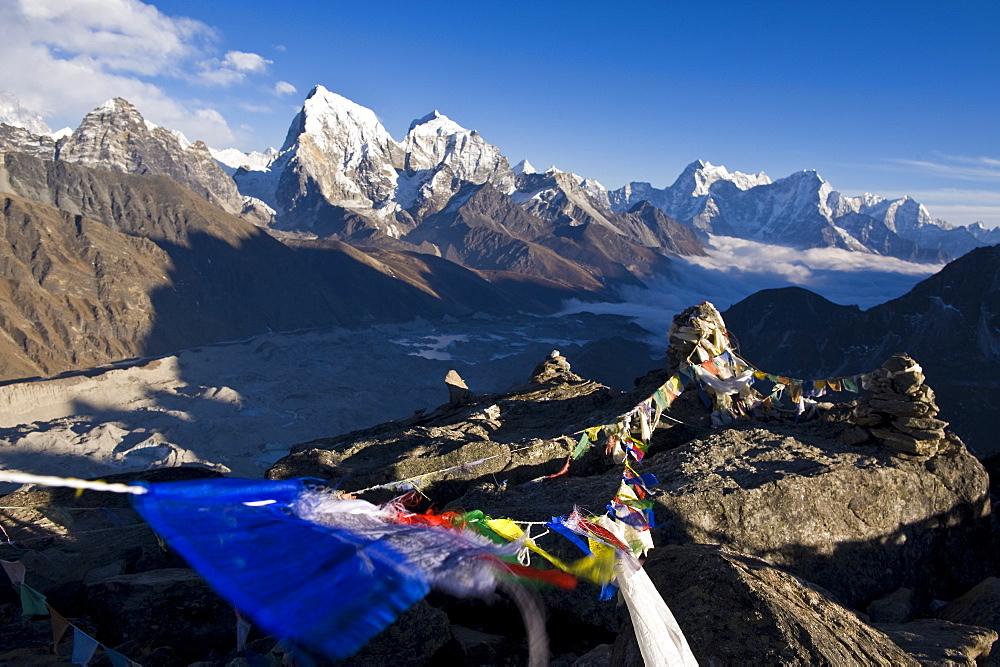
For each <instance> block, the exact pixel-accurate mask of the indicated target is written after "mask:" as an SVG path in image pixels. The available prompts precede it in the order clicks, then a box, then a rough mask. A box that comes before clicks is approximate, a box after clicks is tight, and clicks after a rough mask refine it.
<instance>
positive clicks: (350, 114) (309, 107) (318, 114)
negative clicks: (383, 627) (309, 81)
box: [302, 86, 385, 132]
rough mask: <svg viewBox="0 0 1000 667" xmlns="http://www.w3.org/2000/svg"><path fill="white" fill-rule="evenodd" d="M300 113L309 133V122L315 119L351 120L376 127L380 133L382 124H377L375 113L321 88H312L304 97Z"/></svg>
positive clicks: (382, 129)
mask: <svg viewBox="0 0 1000 667" xmlns="http://www.w3.org/2000/svg"><path fill="white" fill-rule="evenodd" d="M302 113H304V114H305V116H306V126H307V127H306V131H309V120H310V119H313V118H314V119H317V120H320V121H321V122H323V121H325V120H327V119H337V120H345V117H346V118H351V119H352V120H354V121H355V122H356V123H360V124H363V125H368V126H371V127H377V128H379V129H380V130H381V131H382V132H385V130H384V128H382V123H380V122H379V120H378V117H377V116H376V115H375V112H374V111H372V110H371V109H369V108H368V107H363V106H361V105H360V104H358V103H357V102H353V101H351V100H349V99H347V98H346V97H344V96H343V95H338V94H337V93H334V92H331V91H329V90H327V89H326V88H324V87H323V86H314V87H313V89H312V90H310V91H309V95H308V96H306V99H305V102H303V104H302Z"/></svg>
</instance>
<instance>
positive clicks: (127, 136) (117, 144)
mask: <svg viewBox="0 0 1000 667" xmlns="http://www.w3.org/2000/svg"><path fill="white" fill-rule="evenodd" d="M0 150H3V151H16V152H23V153H28V154H30V155H34V156H36V157H41V158H45V159H49V160H58V161H61V162H69V163H72V164H80V165H85V166H89V167H94V168H97V169H104V170H107V171H113V172H118V173H122V174H137V175H146V174H148V175H156V176H166V177H168V178H170V179H171V180H173V181H175V182H177V183H178V184H180V185H182V186H183V187H185V188H187V189H188V190H191V191H192V192H194V193H196V194H197V195H199V196H200V197H202V198H204V199H205V200H207V201H209V202H211V203H212V204H214V205H215V206H218V207H219V208H221V209H222V210H224V211H226V212H227V213H231V214H234V215H240V214H244V213H245V214H246V215H247V217H248V219H252V220H254V221H257V222H262V221H264V220H265V219H266V213H264V212H263V211H257V210H255V209H254V207H253V206H252V205H251V206H250V207H249V208H248V207H247V205H246V203H245V202H244V198H243V196H242V195H240V193H239V191H238V190H237V189H236V186H235V184H234V183H233V181H232V179H231V178H229V176H228V175H227V174H226V173H225V172H224V171H223V170H222V168H221V167H220V166H219V164H218V162H216V161H215V159H214V158H213V157H212V155H211V153H210V152H209V150H208V147H207V146H206V145H205V144H204V143H202V142H200V141H196V142H194V143H189V142H186V141H185V142H184V143H183V144H182V142H181V140H180V139H179V138H178V135H176V134H174V133H172V132H170V131H169V130H167V129H165V128H162V127H158V126H156V125H154V124H152V123H150V122H149V121H147V120H145V119H144V118H143V117H142V116H141V115H140V114H139V111H138V110H137V109H136V108H135V107H134V106H132V105H131V104H129V103H128V102H127V101H125V100H123V99H121V98H115V99H112V100H108V101H107V102H105V103H104V104H102V105H101V106H99V107H97V108H96V109H94V110H93V111H91V112H90V113H89V114H87V115H86V116H85V117H84V119H83V121H82V122H81V123H80V126H79V127H77V128H76V130H74V131H73V132H71V133H66V134H64V135H62V136H60V137H59V138H58V141H57V140H56V139H55V138H54V137H53V136H51V135H49V134H38V133H35V132H33V131H31V130H30V129H26V128H20V127H15V126H13V125H10V124H0Z"/></svg>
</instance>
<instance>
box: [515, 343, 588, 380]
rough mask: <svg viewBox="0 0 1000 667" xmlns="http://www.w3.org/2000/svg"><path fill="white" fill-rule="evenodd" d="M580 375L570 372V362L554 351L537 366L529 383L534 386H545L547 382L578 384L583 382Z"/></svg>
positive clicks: (557, 351)
mask: <svg viewBox="0 0 1000 667" xmlns="http://www.w3.org/2000/svg"><path fill="white" fill-rule="evenodd" d="M582 379H583V378H581V377H580V376H579V375H577V374H576V373H574V372H573V371H572V370H570V367H569V361H567V360H566V357H564V356H562V354H560V353H559V350H552V351H551V352H549V356H548V357H547V358H546V359H545V360H544V361H542V362H541V363H539V364H538V365H537V366H535V370H533V371H531V378H530V379H529V380H528V382H530V383H532V384H545V383H546V382H552V381H557V382H576V381H579V380H582Z"/></svg>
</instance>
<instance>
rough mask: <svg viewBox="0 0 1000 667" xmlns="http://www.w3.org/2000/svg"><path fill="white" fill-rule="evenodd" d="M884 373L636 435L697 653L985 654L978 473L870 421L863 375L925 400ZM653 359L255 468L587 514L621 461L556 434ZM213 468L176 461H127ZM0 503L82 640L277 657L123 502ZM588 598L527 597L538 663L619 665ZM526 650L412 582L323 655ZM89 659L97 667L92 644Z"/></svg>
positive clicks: (724, 658)
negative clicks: (856, 392)
mask: <svg viewBox="0 0 1000 667" xmlns="http://www.w3.org/2000/svg"><path fill="white" fill-rule="evenodd" d="M895 363H897V364H898V363H899V362H898V360H897V361H896V362H895ZM892 368H893V367H892V366H891V365H887V369H883V371H884V372H883V373H882V374H881V375H879V376H878V377H879V378H880V383H879V384H878V387H877V389H878V391H881V392H882V395H881V397H879V396H876V397H875V398H874V399H873V398H872V397H870V396H869V397H863V398H862V400H861V405H860V407H861V410H860V414H861V415H862V417H860V418H859V410H858V409H857V408H858V403H857V402H854V403H842V404H839V405H833V404H822V403H821V404H819V405H817V406H816V407H815V409H813V410H811V414H810V415H809V416H810V418H809V419H804V418H798V417H795V416H794V415H792V414H787V413H783V412H781V411H780V410H771V411H769V412H767V413H760V412H758V414H756V415H755V416H754V417H753V418H752V419H748V420H742V421H737V422H734V423H732V424H730V425H729V426H726V427H715V428H713V427H712V426H711V421H710V415H709V412H708V410H706V409H705V408H704V407H703V406H702V404H701V402H700V400H699V398H698V396H697V393H696V392H695V391H693V390H690V391H687V392H685V393H684V394H682V395H681V396H680V398H679V399H678V400H677V401H676V402H675V403H674V404H673V406H672V408H671V410H670V411H669V412H668V413H667V414H668V415H669V416H670V417H671V418H672V419H670V420H664V421H663V422H662V423H661V424H660V426H659V428H657V429H656V430H655V431H654V432H653V434H652V437H651V439H650V447H649V452H648V454H647V456H646V457H645V459H644V460H643V461H642V463H641V464H638V466H636V467H637V470H638V472H640V473H653V474H655V475H656V476H657V478H658V480H659V482H658V484H656V485H654V486H653V487H652V489H653V490H654V491H655V492H656V495H655V496H654V497H653V501H654V503H655V504H654V508H653V510H654V516H655V527H654V529H653V540H654V543H655V545H656V546H655V548H654V549H653V550H652V551H651V552H650V553H649V556H648V558H646V560H645V569H646V570H647V572H648V573H649V575H650V577H651V578H652V580H653V582H654V583H655V585H656V587H657V589H658V591H659V592H660V594H661V595H662V596H663V598H664V600H665V601H666V603H667V605H668V606H669V607H670V609H671V610H672V612H673V614H674V616H675V617H676V619H677V622H678V623H679V625H680V626H681V628H682V629H683V631H684V633H685V635H686V637H687V640H688V642H689V643H690V646H691V649H692V651H693V652H694V654H695V656H696V657H697V658H698V660H699V662H700V663H701V664H836V665H845V664H925V665H930V664H934V665H940V664H949V665H951V664H956V665H963V664H970V665H971V664H991V661H993V660H996V659H997V657H1000V646H996V647H995V648H994V644H996V643H997V641H998V632H1000V578H998V575H1000V567H998V557H997V553H998V552H997V548H996V547H997V544H998V534H1000V531H998V530H997V524H996V522H995V519H994V515H993V513H992V511H991V496H990V485H989V479H988V475H987V472H986V470H985V469H984V468H983V466H982V464H981V463H980V462H979V461H978V460H977V459H976V458H975V457H973V456H972V455H971V454H969V452H968V451H967V449H966V447H965V446H964V444H963V443H962V442H961V440H959V439H958V438H957V437H956V436H954V435H953V434H951V433H950V432H948V431H947V430H941V429H940V428H939V426H940V424H939V420H933V422H928V423H926V424H922V426H925V427H927V428H925V429H924V430H923V431H921V433H922V435H921V436H920V439H919V440H920V442H922V443H925V444H924V445H921V447H920V448H919V451H903V449H905V448H902V447H900V446H898V440H899V437H898V436H897V435H893V436H892V437H890V438H888V439H887V438H886V435H885V422H886V420H889V419H890V418H893V417H892V416H891V415H887V414H882V416H881V418H880V419H875V418H873V417H872V415H873V412H874V411H875V410H876V409H878V408H880V407H882V408H884V407H886V406H885V403H884V401H885V396H886V392H888V391H889V390H890V389H892V390H893V391H897V392H898V393H899V396H904V397H905V396H911V397H915V398H914V399H913V400H915V401H917V402H919V401H925V400H927V399H928V396H930V397H931V398H930V400H932V397H933V393H932V392H929V391H925V390H922V389H920V388H919V387H921V386H923V387H925V385H922V384H921V382H916V383H914V377H915V376H913V374H912V372H910V374H909V375H908V376H907V381H908V382H909V383H910V386H909V389H910V391H911V393H910V394H907V393H906V391H905V390H904V389H905V388H903V387H896V386H895V385H891V381H892V379H893V375H892V374H893V373H894V371H893V370H892ZM897 370H899V369H897ZM902 370H904V371H906V370H907V369H906V368H903V369H902ZM909 370H912V368H910V369H909ZM670 373H671V369H663V370H660V371H654V372H652V373H650V374H649V375H648V376H647V377H645V378H642V379H640V380H639V381H638V385H637V388H636V390H635V391H634V392H632V393H630V394H620V393H615V392H611V391H610V390H608V389H607V388H606V387H604V386H602V385H600V384H598V383H595V382H592V381H588V380H586V379H583V378H580V377H578V376H576V375H575V374H574V373H573V372H572V371H571V370H570V369H569V365H568V363H566V362H565V360H563V359H561V357H558V355H557V356H555V357H553V358H552V359H549V360H547V362H546V363H543V364H540V365H539V367H538V368H536V370H535V372H534V373H533V374H532V378H531V381H530V382H528V383H526V384H524V385H522V386H519V387H515V388H513V389H512V390H510V391H509V392H507V393H503V394H497V395H488V396H476V395H475V394H473V393H471V392H469V391H468V390H467V389H465V388H464V387H462V386H461V384H460V380H458V381H456V380H455V378H454V377H451V378H450V379H449V387H448V388H449V391H450V393H449V397H450V399H451V400H450V402H449V403H446V404H444V405H442V406H440V407H439V408H437V409H435V410H433V411H431V412H429V413H418V414H415V415H413V416H412V417H410V418H408V419H405V420H400V421H394V422H389V423H386V424H382V425H380V426H377V427H374V428H371V429H366V430H362V431H356V432H353V433H348V434H345V435H341V436H338V437H334V438H326V439H321V440H316V441H312V442H308V443H304V444H302V445H299V446H297V447H295V448H293V449H292V451H291V452H290V453H289V455H288V456H286V457H285V458H283V459H281V460H279V461H278V462H277V463H276V464H275V465H274V466H273V467H272V468H271V469H270V470H269V471H268V477H270V478H274V479H282V478H289V477H298V476H309V477H318V478H322V479H326V480H330V481H331V482H332V483H334V484H336V485H337V486H338V487H339V488H340V489H342V490H344V491H347V492H354V493H356V494H357V495H358V496H359V497H362V498H365V499H367V500H371V501H373V502H382V501H386V500H389V499H390V498H392V497H394V496H397V495H399V493H400V492H402V491H403V490H405V489H407V488H415V489H417V490H419V492H420V494H421V495H422V496H423V498H424V500H423V501H422V502H421V504H420V505H419V506H418V507H419V508H420V509H425V508H428V507H433V508H435V509H438V510H440V509H443V508H462V509H465V510H473V509H479V510H482V511H484V512H485V513H487V514H489V515H491V516H494V517H511V518H514V519H516V520H518V521H544V520H547V519H549V518H550V517H552V516H559V515H565V514H567V513H569V512H570V511H571V510H572V509H573V507H574V505H576V506H579V507H581V508H584V509H587V510H590V511H592V512H595V513H601V512H602V511H603V508H604V507H605V505H606V504H607V503H608V502H609V500H610V499H611V498H612V497H613V496H614V494H615V491H616V489H617V488H618V486H619V483H620V481H621V466H620V465H619V464H616V463H614V462H613V461H612V460H611V459H610V458H609V457H608V456H606V455H605V454H604V448H603V447H595V448H593V449H591V450H589V451H588V452H587V453H586V454H585V455H583V456H582V457H580V458H578V459H571V458H570V453H571V452H572V450H573V448H574V446H575V445H576V437H578V436H572V437H567V436H571V434H574V433H577V432H579V431H580V430H582V429H584V428H586V427H590V426H593V425H597V424H605V423H608V422H609V421H612V420H614V418H615V416H616V415H620V414H622V413H623V412H625V411H627V410H629V409H630V407H631V406H633V405H635V404H636V403H637V402H638V401H641V400H643V399H644V398H645V397H647V396H649V394H650V392H651V391H652V388H655V387H657V386H659V385H661V384H662V383H663V382H664V381H665V380H666V379H667V378H668V377H670ZM900 377H902V376H900ZM919 379H920V380H922V378H919ZM890 385H891V386H890ZM442 396H443V392H442ZM880 400H881V401H883V403H881V404H880V403H879V401H880ZM900 400H902V399H900ZM892 407H893V409H895V410H897V411H899V410H903V409H904V408H905V406H904V407H900V406H899V405H895V404H894V405H893V406H892ZM917 409H918V410H925V408H917ZM925 411H929V409H926V410H925ZM943 416H944V417H947V415H943ZM894 419H897V420H898V419H899V418H898V417H894ZM930 419H933V417H931V418H930ZM941 423H943V422H941ZM907 424H910V423H909V422H907ZM866 425H867V426H866ZM910 425H911V426H912V424H910ZM930 427H934V428H930ZM880 429H881V430H880ZM893 438H895V440H893ZM893 442H896V443H897V446H893ZM928 442H933V447H932V446H930V445H926V443H928ZM567 461H569V466H568V469H566V465H567ZM212 474H216V473H211V472H207V471H204V470H198V469H193V468H179V469H169V470H162V471H158V472H156V473H145V474H143V475H139V476H138V478H142V479H146V480H157V481H162V480H165V479H179V478H190V477H192V476H204V475H212ZM128 478H129V479H135V478H137V476H134V475H133V476H129V477H128ZM400 481H403V482H404V483H402V484H395V482H400ZM0 505H2V506H3V508H4V509H2V510H0V525H2V526H3V527H4V530H5V532H6V536H5V537H4V539H5V540H8V541H7V542H6V543H5V544H3V545H2V546H0V558H2V559H3V560H6V561H20V562H21V563H23V564H24V565H25V567H26V571H27V578H26V582H27V583H28V584H29V585H30V586H31V587H32V588H34V589H36V590H38V591H40V592H42V593H43V594H45V595H46V596H47V598H48V602H49V604H50V605H51V606H52V608H53V609H56V610H58V611H59V612H60V613H61V614H62V615H63V616H65V617H66V618H68V619H69V620H70V621H71V622H72V623H73V624H74V625H75V626H76V627H78V628H80V629H81V630H83V631H84V632H86V633H87V634H89V635H90V636H92V637H95V638H97V640H98V641H99V642H101V643H102V644H103V645H104V646H107V647H108V648H113V649H114V650H115V651H117V652H118V653H120V654H122V655H125V656H128V658H130V659H132V660H134V661H137V662H139V663H142V664H144V665H187V664H192V663H197V662H200V663H202V664H206V665H228V664H247V663H245V662H241V661H243V660H245V659H246V656H251V658H250V663H251V664H256V663H255V662H254V661H255V660H258V659H259V660H264V657H263V656H266V655H267V656H270V657H271V658H274V659H277V657H279V656H280V655H281V653H282V651H283V648H282V647H280V646H279V647H275V641H274V640H273V639H270V638H268V637H264V636H260V635H259V634H258V633H257V632H256V631H251V634H250V636H249V641H248V644H247V646H248V651H247V652H244V655H243V656H239V655H238V654H237V651H236V633H235V628H236V617H235V615H234V612H233V610H232V608H231V607H230V606H229V605H228V604H227V603H226V602H224V601H223V600H221V599H220V598H218V597H217V596H216V595H215V594H214V593H213V592H212V591H211V590H210V589H209V588H208V587H207V585H206V584H205V583H204V582H203V581H202V580H201V579H200V578H199V577H198V576H197V575H196V574H195V573H194V572H193V571H192V570H190V569H188V568H187V567H186V565H185V563H184V562H182V561H181V560H180V559H179V558H178V557H177V556H176V555H175V554H173V553H172V552H171V551H170V550H169V549H167V548H165V547H164V546H163V545H162V544H161V543H160V542H159V541H158V539H157V538H156V536H155V535H154V534H153V533H152V532H151V531H150V530H149V529H148V527H146V525H145V524H143V523H142V522H141V520H140V519H139V518H138V516H137V515H136V514H135V513H134V512H133V511H132V510H131V509H130V508H129V507H128V504H127V500H125V499H124V498H121V497H118V496H111V495H110V494H98V493H92V492H85V493H83V494H82V495H79V496H76V495H74V493H73V492H72V491H66V490H51V489H41V490H30V489H27V490H21V491H18V492H16V493H14V494H11V495H8V496H6V497H4V498H2V499H0ZM541 532H542V531H540V530H535V531H534V532H533V533H532V535H533V536H535V537H536V538H537V540H538V543H539V544H540V545H542V546H543V547H544V548H546V549H549V550H550V551H552V552H554V553H557V554H558V553H563V552H565V555H566V556H571V555H572V552H571V550H570V547H569V546H568V543H563V541H562V538H559V537H557V536H555V535H550V536H544V537H543V536H541V535H540V533H541ZM281 566H282V564H281V563H275V564H274V573H273V574H274V576H276V577H280V576H281ZM598 594H599V591H598V589H597V588H596V587H593V586H591V585H589V584H586V583H584V582H581V583H580V585H579V586H578V587H577V588H576V589H575V590H573V591H570V592H566V591H562V590H542V591H541V592H540V595H541V596H542V597H543V598H544V600H545V602H546V606H547V609H548V613H549V618H548V631H549V635H550V649H551V653H552V662H553V664H560V665H597V664H617V665H625V664H629V665H631V664H642V659H641V656H640V655H639V653H638V649H637V645H636V641H635V638H634V635H633V633H632V628H631V623H630V620H629V616H628V614H627V613H625V611H624V610H623V608H622V606H620V605H617V604H616V603H615V602H614V601H607V602H602V601H600V600H598ZM0 619H2V621H3V623H2V625H0V664H12V665H13V664H18V665H20V664H69V662H70V655H69V654H70V652H71V646H72V641H71V640H70V639H69V638H66V639H63V640H62V643H61V644H60V646H59V651H58V655H54V654H53V652H52V631H51V627H52V626H51V624H50V620H49V619H48V618H45V617H26V618H22V616H21V603H20V600H19V599H18V597H17V595H16V594H15V592H14V590H13V589H12V588H11V587H6V586H5V587H0ZM991 649H993V653H994V654H996V657H991V655H990V654H991ZM253 656H257V657H253ZM526 656H527V653H526V648H525V637H524V630H523V627H522V625H521V622H520V618H519V616H518V614H517V612H516V610H515V608H514V606H513V605H512V604H508V603H505V602H504V601H498V602H497V603H496V604H494V605H485V604H482V603H478V602H476V603H473V602H468V601H461V600H455V599H450V598H447V597H445V596H440V595H432V596H431V597H429V598H427V599H426V600H425V601H423V602H421V603H419V604H417V605H416V606H415V607H413V608H412V609H411V610H410V611H409V612H407V613H406V614H404V615H403V616H402V617H401V618H400V619H399V620H398V621H397V622H396V623H395V624H394V625H392V626H390V627H389V628H388V629H387V630H385V631H384V632H383V633H382V634H381V635H379V636H378V637H376V638H375V639H374V640H372V641H371V642H370V643H369V644H368V646H367V647H366V648H364V649H363V650H362V651H361V652H360V653H359V654H357V655H356V656H354V657H353V658H351V659H349V660H347V661H346V663H347V664H357V665H367V664H370V665H375V664H388V663H390V662H391V663H392V664H413V665H418V664H454V663H462V664H523V663H524V661H525V660H526ZM234 661H235V662H234ZM92 664H95V665H96V664H111V663H110V661H109V659H108V657H106V656H105V655H104V654H102V652H101V651H100V650H99V651H98V652H97V654H96V656H95V659H94V661H93V663H92ZM261 664H267V663H266V662H263V663H261Z"/></svg>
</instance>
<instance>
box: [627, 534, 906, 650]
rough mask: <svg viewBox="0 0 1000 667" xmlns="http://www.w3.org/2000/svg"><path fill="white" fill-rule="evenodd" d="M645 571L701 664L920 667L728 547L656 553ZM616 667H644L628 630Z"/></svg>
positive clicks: (847, 615)
mask: <svg viewBox="0 0 1000 667" xmlns="http://www.w3.org/2000/svg"><path fill="white" fill-rule="evenodd" d="M644 568H645V569H646V571H647V572H648V573H649V576H650V579H652V581H653V583H654V584H655V585H656V588H657V590H658V591H659V593H660V594H661V595H662V596H663V599H664V601H665V602H666V603H667V606H668V607H670V610H671V612H672V613H673V615H674V618H675V619H676V620H677V623H678V625H680V627H681V629H682V630H683V631H684V636H685V637H686V638H687V641H688V643H689V645H690V646H691V651H692V652H693V653H694V655H695V657H696V658H697V659H698V662H699V663H700V664H703V665H712V664H720V665H737V664H738V665H750V664H770V665H778V664H780V665H816V664H824V665H850V664H863V665H868V664H893V665H917V664H918V663H917V661H916V660H914V659H913V658H912V657H910V656H909V655H907V653H906V652H904V651H903V650H902V649H901V648H900V647H899V646H897V645H896V644H895V643H893V642H892V641H891V640H890V639H889V638H888V637H887V636H886V635H885V634H883V633H882V632H879V631H878V630H876V629H874V628H872V627H870V626H868V625H866V624H865V623H864V622H863V621H861V619H859V618H858V617H857V616H856V615H855V614H854V613H852V612H851V611H850V610H848V609H845V608H844V607H842V606H840V605H838V604H837V603H835V602H833V601H831V600H829V599H827V598H826V597H824V596H823V594H821V593H819V592H818V591H816V590H814V589H812V588H810V587H809V586H808V585H807V584H806V583H805V582H803V581H802V580H800V579H798V578H796V577H794V576H792V575H790V574H788V573H786V572H783V571H781V570H779V569H776V568H774V567H771V566H769V565H768V564H767V563H765V562H764V561H762V560H760V559H758V558H753V557H751V556H747V555H745V554H741V553H738V552H736V551H733V550H732V549H729V548H727V547H722V546H711V545H684V546H679V545H673V546H663V547H659V548H657V549H655V550H654V551H653V552H651V555H650V557H649V558H648V559H647V560H646V562H645V565H644ZM681 573H683V574H682V576H679V575H681ZM611 664H612V665H630V666H631V665H641V664H642V659H641V656H640V655H639V650H638V645H637V644H636V641H635V635H634V631H633V630H632V628H631V624H627V625H626V628H625V629H624V630H623V632H622V633H621V634H620V635H619V636H618V640H617V641H616V642H615V647H614V653H613V655H612V660H611Z"/></svg>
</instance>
